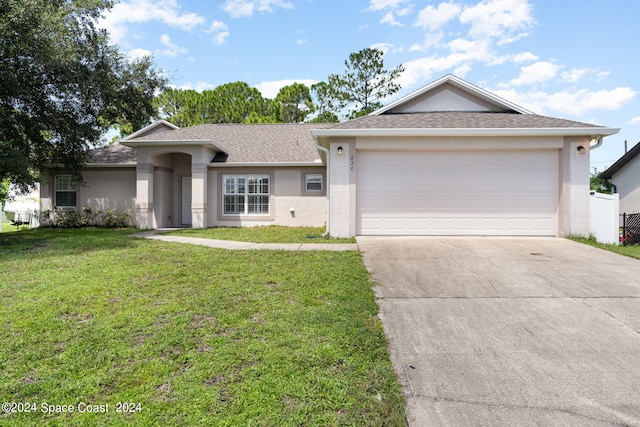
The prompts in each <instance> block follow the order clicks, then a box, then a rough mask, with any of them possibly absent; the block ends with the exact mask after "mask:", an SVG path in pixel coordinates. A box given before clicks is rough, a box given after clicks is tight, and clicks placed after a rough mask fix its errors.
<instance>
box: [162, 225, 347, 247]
mask: <svg viewBox="0 0 640 427" xmlns="http://www.w3.org/2000/svg"><path fill="white" fill-rule="evenodd" d="M322 233H324V228H321V227H282V226H278V225H270V226H266V227H251V228H250V227H214V228H204V229H194V228H185V229H182V230H176V231H171V232H169V233H166V234H173V235H176V236H189V237H204V238H207V239H217V240H236V241H238V242H253V243H355V242H356V239H355V238H346V239H342V238H340V239H332V238H328V237H322Z"/></svg>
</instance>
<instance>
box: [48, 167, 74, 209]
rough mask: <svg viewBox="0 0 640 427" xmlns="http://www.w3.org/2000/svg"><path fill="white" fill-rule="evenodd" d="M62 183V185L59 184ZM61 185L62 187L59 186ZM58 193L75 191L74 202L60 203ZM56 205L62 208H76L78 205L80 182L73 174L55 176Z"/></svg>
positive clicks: (54, 194)
mask: <svg viewBox="0 0 640 427" xmlns="http://www.w3.org/2000/svg"><path fill="white" fill-rule="evenodd" d="M59 183H60V186H59V185H58V184H59ZM58 187H60V188H58ZM58 193H73V194H74V202H75V203H74V204H60V203H59V202H58ZM53 196H54V206H57V207H61V208H76V207H77V206H78V182H77V181H76V179H75V177H74V176H73V175H68V174H64V175H55V176H54V178H53Z"/></svg>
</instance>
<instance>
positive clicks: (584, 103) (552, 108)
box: [492, 87, 636, 117]
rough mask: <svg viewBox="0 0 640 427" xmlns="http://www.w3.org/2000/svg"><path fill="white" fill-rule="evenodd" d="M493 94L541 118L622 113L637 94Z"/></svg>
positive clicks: (618, 91) (619, 89)
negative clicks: (593, 112)
mask: <svg viewBox="0 0 640 427" xmlns="http://www.w3.org/2000/svg"><path fill="white" fill-rule="evenodd" d="M492 92H493V93H495V94H496V95H498V96H501V97H503V98H505V99H508V100H510V101H512V102H515V103H516V104H518V105H522V106H523V107H525V108H527V109H529V110H531V111H535V112H536V113H538V114H560V115H563V116H569V117H577V116H581V115H584V114H586V113H587V112H591V111H598V110H619V109H621V108H622V107H624V106H625V105H627V104H628V103H629V102H631V100H632V99H633V98H634V97H635V95H636V92H635V91H634V90H632V89H631V88H629V87H617V88H615V89H611V90H596V91H593V90H589V89H568V90H563V91H559V92H553V93H549V92H544V91H529V92H519V91H517V90H515V89H505V90H495V91H492Z"/></svg>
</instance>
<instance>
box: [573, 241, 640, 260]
mask: <svg viewBox="0 0 640 427" xmlns="http://www.w3.org/2000/svg"><path fill="white" fill-rule="evenodd" d="M569 238H570V239H571V240H573V241H575V242H579V243H584V244H585V245H591V246H594V247H596V248H600V249H605V250H607V251H611V252H615V253H618V254H622V255H626V256H628V257H631V258H637V259H640V245H630V246H623V245H614V244H611V243H598V242H597V241H595V239H589V238H585V237H576V236H570V237H569Z"/></svg>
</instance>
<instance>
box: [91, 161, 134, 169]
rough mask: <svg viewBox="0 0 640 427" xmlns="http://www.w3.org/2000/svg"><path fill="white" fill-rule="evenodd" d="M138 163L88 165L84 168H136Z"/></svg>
mask: <svg viewBox="0 0 640 427" xmlns="http://www.w3.org/2000/svg"><path fill="white" fill-rule="evenodd" d="M136 165H137V163H135V162H129V163H87V164H86V165H84V166H83V168H135V167H136Z"/></svg>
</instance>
